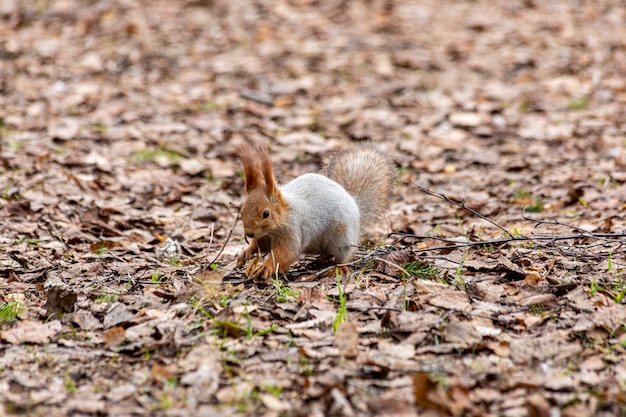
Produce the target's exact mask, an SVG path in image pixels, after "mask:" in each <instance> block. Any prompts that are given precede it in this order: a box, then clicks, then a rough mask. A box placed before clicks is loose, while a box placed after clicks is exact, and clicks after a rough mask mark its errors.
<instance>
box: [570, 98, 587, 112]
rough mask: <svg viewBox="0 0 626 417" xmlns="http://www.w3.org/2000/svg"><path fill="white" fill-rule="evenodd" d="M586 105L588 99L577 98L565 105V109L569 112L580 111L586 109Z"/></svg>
mask: <svg viewBox="0 0 626 417" xmlns="http://www.w3.org/2000/svg"><path fill="white" fill-rule="evenodd" d="M588 105H589V97H587V96H582V97H578V98H575V99H574V100H572V101H570V102H569V104H568V105H567V108H568V109H570V110H582V109H586V108H587V106H588Z"/></svg>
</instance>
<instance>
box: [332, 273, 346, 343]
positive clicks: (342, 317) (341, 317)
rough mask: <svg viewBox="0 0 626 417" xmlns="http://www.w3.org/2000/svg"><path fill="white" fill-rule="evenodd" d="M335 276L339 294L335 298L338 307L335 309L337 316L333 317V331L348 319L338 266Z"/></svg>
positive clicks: (335, 331)
mask: <svg viewBox="0 0 626 417" xmlns="http://www.w3.org/2000/svg"><path fill="white" fill-rule="evenodd" d="M335 277H336V279H337V291H338V293H339V295H338V296H337V299H338V301H339V309H338V310H337V316H336V317H335V321H334V322H333V333H337V329H338V328H339V325H340V324H341V323H345V322H347V321H348V309H347V307H346V301H347V299H346V295H345V294H344V292H343V288H341V274H340V273H339V268H336V269H335Z"/></svg>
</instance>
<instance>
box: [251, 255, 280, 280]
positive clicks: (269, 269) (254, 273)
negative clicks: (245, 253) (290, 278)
mask: <svg viewBox="0 0 626 417" xmlns="http://www.w3.org/2000/svg"><path fill="white" fill-rule="evenodd" d="M274 272H275V271H274V268H273V266H272V264H271V263H268V262H267V260H264V259H263V257H261V256H256V257H254V258H252V259H251V260H250V262H249V263H248V266H247V267H246V276H248V277H251V278H252V279H253V280H254V281H256V282H257V283H268V282H269V281H270V279H271V278H272V275H274Z"/></svg>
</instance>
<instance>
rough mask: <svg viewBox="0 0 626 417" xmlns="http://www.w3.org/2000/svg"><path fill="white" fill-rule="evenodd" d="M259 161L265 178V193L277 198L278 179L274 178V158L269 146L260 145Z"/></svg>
mask: <svg viewBox="0 0 626 417" xmlns="http://www.w3.org/2000/svg"><path fill="white" fill-rule="evenodd" d="M259 163H260V165H261V172H262V173H263V178H264V179H265V193H266V194H267V196H268V197H270V198H272V199H275V198H276V190H277V188H278V186H277V185H276V180H275V179H274V169H273V168H272V158H271V157H270V154H269V152H268V151H267V148H266V147H264V146H259Z"/></svg>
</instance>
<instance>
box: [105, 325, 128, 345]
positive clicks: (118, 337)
mask: <svg viewBox="0 0 626 417" xmlns="http://www.w3.org/2000/svg"><path fill="white" fill-rule="evenodd" d="M125 337H126V331H125V330H124V328H123V327H121V326H116V327H111V328H109V329H107V330H105V331H104V333H103V334H102V341H103V342H104V343H105V344H106V345H108V346H111V347H113V346H118V345H119V344H120V343H122V342H123V341H124V338H125Z"/></svg>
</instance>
